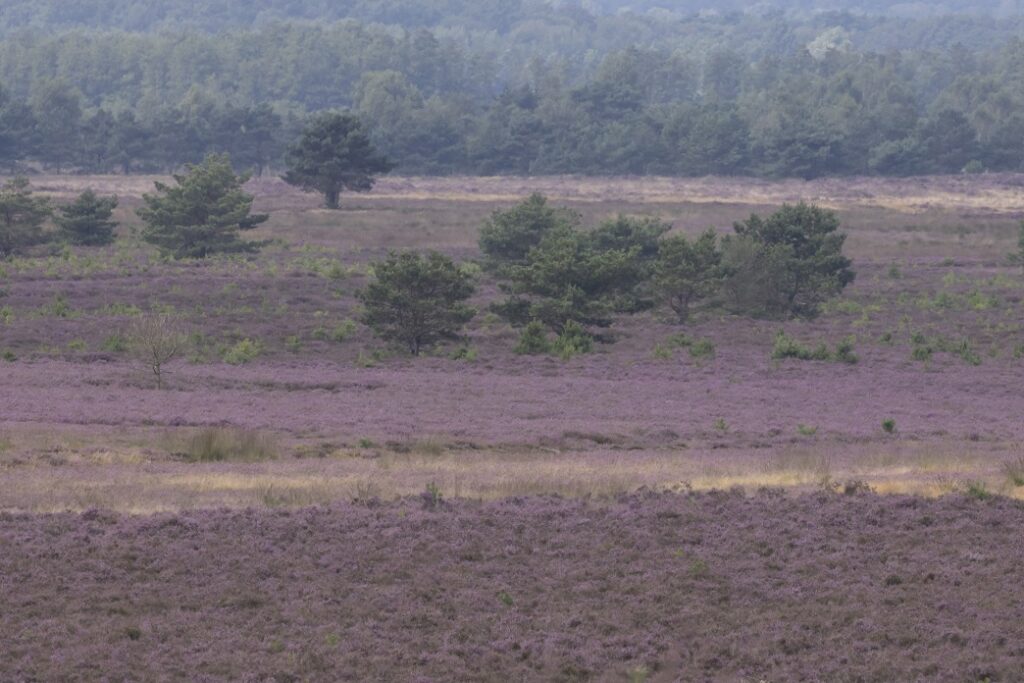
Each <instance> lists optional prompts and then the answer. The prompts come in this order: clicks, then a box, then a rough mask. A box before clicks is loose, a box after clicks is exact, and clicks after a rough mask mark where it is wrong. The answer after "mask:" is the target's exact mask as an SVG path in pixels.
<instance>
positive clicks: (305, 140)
mask: <svg viewBox="0 0 1024 683" xmlns="http://www.w3.org/2000/svg"><path fill="white" fill-rule="evenodd" d="M285 161H286V163H287V165H288V172H287V173H286V174H285V176H284V180H285V182H287V183H289V184H290V185H295V186H296V187H300V188H302V189H303V190H305V191H307V192H319V193H320V194H322V195H323V196H324V200H325V202H326V205H327V208H329V209H337V208H338V206H339V198H340V196H341V193H342V191H344V190H348V191H350V192H367V191H369V190H371V189H373V184H374V176H375V175H377V174H380V173H387V172H388V171H390V170H391V169H392V168H393V167H394V166H393V164H392V163H391V162H390V161H388V160H387V158H385V157H383V156H381V155H379V154H378V153H377V151H376V149H374V146H373V143H371V142H370V138H369V137H368V136H367V134H366V133H365V132H364V130H363V126H362V123H361V122H360V121H359V119H358V118H357V117H355V116H353V115H352V114H347V113H337V112H323V113H321V114H319V115H317V116H315V117H313V118H312V119H311V120H310V121H309V123H308V124H307V125H306V127H305V129H304V130H303V131H302V136H301V138H300V139H299V141H298V142H297V143H296V144H295V145H294V146H293V147H292V148H291V149H289V150H288V153H287V154H286V156H285Z"/></svg>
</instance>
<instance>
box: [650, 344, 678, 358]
mask: <svg viewBox="0 0 1024 683" xmlns="http://www.w3.org/2000/svg"><path fill="white" fill-rule="evenodd" d="M674 355H675V353H674V351H673V350H672V347H671V346H669V345H667V344H655V345H654V350H653V351H651V356H652V357H653V358H654V359H655V360H672V356H674Z"/></svg>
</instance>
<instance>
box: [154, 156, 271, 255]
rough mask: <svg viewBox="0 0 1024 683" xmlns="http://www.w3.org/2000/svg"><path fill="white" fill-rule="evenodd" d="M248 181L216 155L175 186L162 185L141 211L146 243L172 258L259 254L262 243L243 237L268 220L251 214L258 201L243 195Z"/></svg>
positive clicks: (179, 178)
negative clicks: (254, 202) (258, 250)
mask: <svg viewBox="0 0 1024 683" xmlns="http://www.w3.org/2000/svg"><path fill="white" fill-rule="evenodd" d="M246 180H248V177H247V176H245V175H241V176H239V175H236V174H235V172H234V170H233V169H232V168H231V160H230V159H229V158H228V156H227V155H211V156H209V157H207V158H206V160H205V161H203V163H202V164H199V165H197V166H189V167H188V170H187V172H186V173H183V174H177V175H175V176H174V181H175V184H174V185H167V184H165V183H161V182H157V183H156V193H155V194H147V195H143V201H144V203H145V206H143V207H142V208H140V209H139V210H138V214H139V217H140V218H141V219H142V220H143V222H144V223H145V224H146V225H145V229H144V230H143V233H142V237H143V239H144V240H145V241H147V242H149V243H150V244H153V245H155V246H156V247H157V248H159V249H160V251H161V252H162V253H163V254H165V255H167V256H171V257H173V258H204V257H206V256H210V255H212V254H221V253H241V252H252V251H256V250H257V249H259V248H260V246H262V243H261V242H255V241H251V240H244V239H242V237H241V232H242V231H245V230H251V229H253V228H255V227H256V226H258V225H260V224H261V223H263V222H265V221H266V220H267V219H268V218H269V217H268V216H267V215H265V214H253V213H252V202H253V196H252V195H250V194H248V193H247V192H245V191H244V190H243V189H242V185H243V184H245V182H246Z"/></svg>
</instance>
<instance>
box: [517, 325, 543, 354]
mask: <svg viewBox="0 0 1024 683" xmlns="http://www.w3.org/2000/svg"><path fill="white" fill-rule="evenodd" d="M515 352H516V353H518V354H524V355H532V356H536V355H540V354H543V353H550V352H551V341H550V340H549V339H548V334H547V328H545V327H544V324H543V323H541V322H540V321H539V320H531V321H530V322H529V323H527V324H526V326H525V327H524V328H523V331H522V333H520V335H519V341H518V342H517V343H516V348H515Z"/></svg>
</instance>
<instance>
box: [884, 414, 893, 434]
mask: <svg viewBox="0 0 1024 683" xmlns="http://www.w3.org/2000/svg"><path fill="white" fill-rule="evenodd" d="M882 431H884V432H885V433H886V434H895V433H896V420H894V419H892V418H891V417H887V418H886V419H884V420H882Z"/></svg>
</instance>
